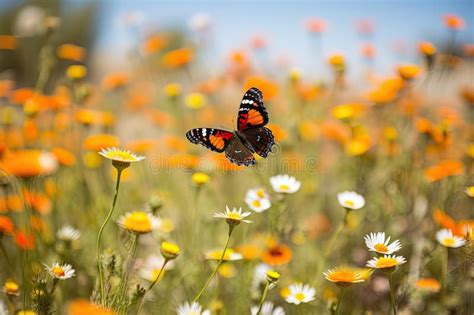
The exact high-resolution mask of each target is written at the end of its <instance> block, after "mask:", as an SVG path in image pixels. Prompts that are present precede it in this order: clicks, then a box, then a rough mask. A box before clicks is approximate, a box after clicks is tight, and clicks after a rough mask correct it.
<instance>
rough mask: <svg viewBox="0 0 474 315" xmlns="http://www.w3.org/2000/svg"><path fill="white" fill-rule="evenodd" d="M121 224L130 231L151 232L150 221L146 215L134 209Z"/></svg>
mask: <svg viewBox="0 0 474 315" xmlns="http://www.w3.org/2000/svg"><path fill="white" fill-rule="evenodd" d="M123 226H124V227H125V228H126V229H127V230H130V231H133V232H138V233H148V232H151V221H150V218H149V217H148V215H147V214H146V213H145V212H142V211H135V212H132V213H131V214H129V215H128V216H127V217H126V218H125V220H124V222H123Z"/></svg>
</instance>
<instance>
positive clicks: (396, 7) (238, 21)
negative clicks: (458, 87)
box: [98, 0, 474, 69]
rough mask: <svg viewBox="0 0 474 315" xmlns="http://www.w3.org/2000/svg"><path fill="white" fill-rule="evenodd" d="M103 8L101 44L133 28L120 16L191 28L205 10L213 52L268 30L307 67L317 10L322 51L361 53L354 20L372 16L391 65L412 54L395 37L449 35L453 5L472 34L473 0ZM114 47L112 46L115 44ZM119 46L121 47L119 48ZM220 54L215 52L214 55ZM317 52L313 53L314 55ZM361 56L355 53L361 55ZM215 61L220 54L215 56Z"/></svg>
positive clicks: (111, 3)
mask: <svg viewBox="0 0 474 315" xmlns="http://www.w3.org/2000/svg"><path fill="white" fill-rule="evenodd" d="M100 8H101V10H102V14H103V15H102V19H101V23H100V26H101V29H100V36H99V42H98V47H99V49H101V50H102V49H107V48H109V49H112V48H113V47H117V45H120V46H121V45H122V44H123V45H125V44H126V42H127V40H130V39H131V38H130V36H129V35H130V34H129V33H128V36H127V32H126V31H125V30H124V29H123V28H121V27H119V26H118V25H119V23H118V22H117V21H118V20H119V18H120V16H123V15H124V14H126V13H127V12H130V11H139V12H141V14H142V15H143V23H144V24H145V25H148V26H157V27H162V28H166V27H168V26H178V27H182V28H184V29H186V28H187V20H188V19H189V17H191V16H192V15H193V14H195V13H197V12H204V13H206V14H208V15H209V16H211V18H212V21H213V26H214V27H213V35H214V36H213V38H214V40H213V45H212V48H211V51H210V53H209V54H210V56H208V58H209V59H210V60H212V61H215V60H222V59H223V58H225V56H226V55H227V54H228V52H229V51H230V50H232V49H235V48H245V47H246V46H247V45H248V42H249V38H250V37H251V36H252V35H255V34H264V35H266V36H268V38H269V43H270V47H269V48H270V51H271V52H272V54H277V55H280V54H284V55H287V56H288V57H289V58H290V60H291V61H292V64H293V65H295V66H300V67H302V68H305V67H308V66H309V65H310V63H311V62H313V61H314V58H315V56H314V50H311V39H310V36H309V35H308V33H306V32H305V30H304V26H303V24H304V21H305V20H306V19H307V18H309V17H319V18H323V19H325V20H327V21H328V23H329V29H328V31H327V32H326V33H325V34H324V38H323V49H324V52H323V55H324V56H326V55H327V54H329V53H330V52H335V51H343V52H345V54H346V55H347V56H348V59H349V61H350V60H351V59H354V58H359V57H358V56H359V49H360V38H359V37H358V36H357V34H356V32H355V29H354V25H355V23H356V21H358V20H360V19H363V18H367V19H371V20H373V21H374V23H375V25H376V33H375V37H374V43H375V45H376V50H377V61H376V66H377V67H378V68H379V69H387V67H390V66H391V65H392V64H393V63H397V62H413V61H415V59H414V56H413V55H411V56H396V55H395V54H394V53H393V50H392V47H393V43H394V41H403V42H404V43H405V46H406V47H407V48H408V49H409V50H410V51H412V50H414V49H415V47H416V43H417V42H419V41H420V40H423V39H425V40H426V39H428V40H432V41H434V42H438V41H440V40H442V39H443V38H446V36H447V35H448V33H447V31H446V30H445V29H444V27H443V25H442V22H441V17H442V16H443V15H444V14H446V13H454V14H456V15H459V16H461V17H463V18H464V19H465V21H466V24H467V27H466V28H465V29H464V30H463V31H462V33H461V34H460V35H461V36H460V37H459V38H460V40H464V41H466V42H473V41H474V25H473V24H474V23H473V22H474V1H469V0H467V1H457V0H433V1H423V0H422V1H420V0H418V1H417V0H395V1H394V0H390V1H374V0H372V1H367V0H366V1H271V2H270V1H240V2H237V1H219V2H218V1H153V0H147V1H140V0H138V1H124V0H105V1H101V2H100ZM112 50H113V49H112ZM115 51H116V52H117V50H115ZM215 57H217V59H216V58H215ZM312 60H313V61H312ZM358 60H359V59H357V60H356V61H358ZM214 63H215V62H214Z"/></svg>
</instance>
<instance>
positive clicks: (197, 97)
mask: <svg viewBox="0 0 474 315" xmlns="http://www.w3.org/2000/svg"><path fill="white" fill-rule="evenodd" d="M205 103H206V98H205V97H204V95H202V94H201V93H190V94H188V95H187V96H186V99H185V104H186V106H187V107H189V108H192V109H199V108H201V107H203V106H204V105H205Z"/></svg>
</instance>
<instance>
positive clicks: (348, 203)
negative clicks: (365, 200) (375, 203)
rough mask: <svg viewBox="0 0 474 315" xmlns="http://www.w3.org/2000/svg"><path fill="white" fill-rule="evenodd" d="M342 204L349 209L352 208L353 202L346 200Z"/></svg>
mask: <svg viewBox="0 0 474 315" xmlns="http://www.w3.org/2000/svg"><path fill="white" fill-rule="evenodd" d="M344 203H345V204H346V206H349V207H353V206H354V202H353V201H352V200H346V201H345V202H344Z"/></svg>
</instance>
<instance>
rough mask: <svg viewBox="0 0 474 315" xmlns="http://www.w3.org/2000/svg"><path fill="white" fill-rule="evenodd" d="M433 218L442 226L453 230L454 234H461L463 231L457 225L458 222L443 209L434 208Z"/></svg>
mask: <svg viewBox="0 0 474 315" xmlns="http://www.w3.org/2000/svg"><path fill="white" fill-rule="evenodd" d="M433 220H434V221H435V222H436V223H437V224H438V225H440V226H442V227H443V228H445V229H448V230H451V231H453V234H454V235H456V236H463V231H462V229H461V228H460V227H459V224H458V223H456V221H455V220H454V219H453V218H451V217H450V216H449V215H448V214H446V212H444V211H443V210H441V209H436V210H435V211H434V212H433Z"/></svg>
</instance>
